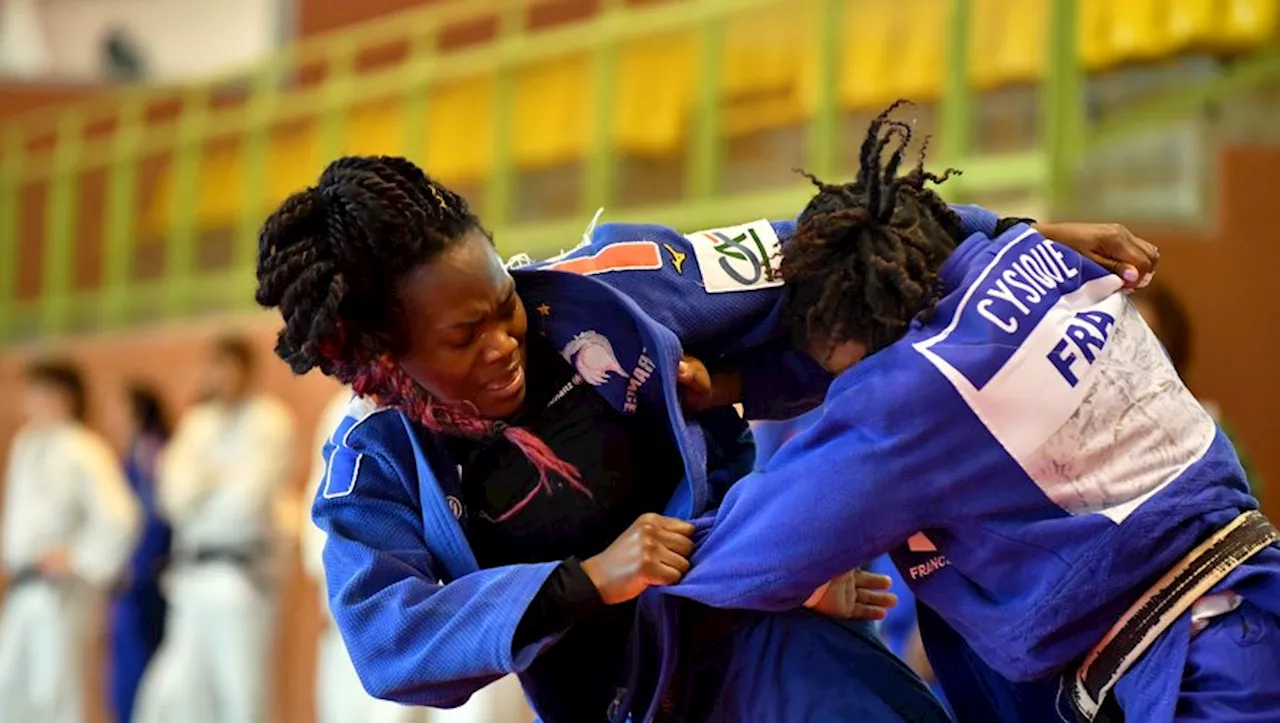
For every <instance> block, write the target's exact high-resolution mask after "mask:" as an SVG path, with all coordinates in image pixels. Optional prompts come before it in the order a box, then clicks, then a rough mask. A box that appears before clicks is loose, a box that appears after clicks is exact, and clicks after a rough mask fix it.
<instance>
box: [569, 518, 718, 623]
mask: <svg viewBox="0 0 1280 723" xmlns="http://www.w3.org/2000/svg"><path fill="white" fill-rule="evenodd" d="M692 534H693V525H692V524H690V523H688V522H685V521H684V520H677V519H675V518H672V517H663V516H662V515H657V514H654V513H652V512H650V513H646V514H643V515H641V516H640V518H639V519H637V520H636V521H635V522H633V523H632V524H631V526H630V527H628V528H627V530H626V532H623V533H622V534H621V535H620V536H619V537H618V539H616V540H614V541H613V544H611V545H609V547H608V548H606V549H605V551H604V552H602V553H600V554H599V555H596V556H595V557H592V558H590V559H589V560H587V561H586V562H584V563H582V571H583V572H585V573H587V577H589V578H591V582H592V583H594V584H595V586H596V590H597V591H599V593H600V599H601V600H604V602H605V604H606V605H617V604H618V603H624V602H626V601H628V600H632V599H634V598H636V597H638V596H639V595H640V593H642V592H644V591H645V590H646V589H647V588H648V587H650V586H651V585H674V584H675V583H677V582H679V581H680V578H682V577H684V574H685V573H686V572H688V571H689V555H690V554H691V553H692V552H693V540H692V539H691V538H690V536H691V535H692Z"/></svg>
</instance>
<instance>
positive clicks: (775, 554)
mask: <svg viewBox="0 0 1280 723" xmlns="http://www.w3.org/2000/svg"><path fill="white" fill-rule="evenodd" d="M940 283H941V284H942V285H943V288H942V291H943V292H944V297H943V298H942V300H941V301H940V303H939V304H938V306H937V309H936V314H935V315H933V317H932V318H931V319H929V320H928V321H921V320H917V321H915V322H913V324H912V325H911V327H910V329H909V331H908V332H907V334H906V336H905V337H904V338H903V339H901V340H900V341H898V342H897V343H895V344H892V345H890V346H889V347H887V348H885V349H883V350H881V351H880V352H878V353H876V354H874V355H872V356H870V357H868V358H867V359H865V360H863V361H862V362H860V363H859V364H857V365H855V366H854V367H853V368H851V369H850V370H848V371H846V372H845V373H843V374H842V375H840V376H839V377H838V378H837V379H836V381H835V382H833V383H832V385H831V388H830V390H829V392H828V395H827V398H826V401H825V403H824V405H823V413H822V416H821V418H820V419H819V420H818V421H817V422H816V423H815V424H814V425H813V426H812V427H810V428H809V429H807V430H806V431H804V432H803V433H801V434H800V435H799V436H797V437H796V438H794V439H792V440H791V441H790V442H789V443H788V444H786V445H784V446H783V447H782V449H781V450H779V452H778V453H777V455H775V456H774V457H773V459H772V461H771V462H770V463H769V464H768V465H767V466H766V468H765V469H764V470H763V471H761V472H758V473H755V474H753V475H751V476H749V477H747V478H744V479H743V480H741V481H740V482H739V483H738V484H737V485H735V486H734V487H733V489H732V490H730V492H729V494H728V496H727V497H726V500H725V502H724V503H723V505H722V506H721V507H720V508H719V510H718V511H717V512H716V513H715V514H714V515H709V516H708V517H706V518H704V519H703V520H700V521H699V525H700V527H701V528H702V529H703V530H704V531H705V533H706V534H705V537H704V538H703V539H702V540H701V542H700V546H699V549H698V550H697V552H696V553H695V555H694V559H693V561H692V562H693V569H692V571H691V572H690V573H689V575H688V576H687V577H686V578H685V579H684V580H683V581H682V582H681V583H680V584H679V585H677V586H674V587H672V588H669V589H668V590H667V592H669V593H671V594H675V595H682V596H686V597H689V598H692V599H694V600H698V601H701V602H704V603H707V604H710V605H714V606H717V607H741V608H749V609H757V610H785V609H789V608H790V607H792V606H793V605H795V604H796V603H797V602H798V601H800V600H803V599H804V598H805V597H806V596H807V595H808V594H809V591H810V590H812V589H813V587H814V586H815V585H818V584H821V583H822V581H824V580H826V579H828V578H830V577H831V576H832V575H835V574H838V573H839V572H840V571H842V570H846V569H848V568H851V567H855V566H858V565H864V564H866V563H868V562H870V561H871V560H873V559H875V558H876V557H877V556H879V555H882V554H884V553H886V552H890V551H892V552H893V556H894V560H895V563H896V564H897V566H898V568H899V569H900V570H902V572H903V574H904V577H905V578H906V579H907V582H908V583H909V584H910V585H911V587H912V589H913V590H914V592H915V593H916V595H917V597H918V599H919V600H920V601H921V602H923V603H924V604H925V605H927V606H928V607H930V608H932V609H933V610H934V611H936V612H937V613H938V618H939V621H940V622H941V623H942V624H944V625H945V626H948V627H950V628H951V629H952V631H953V632H954V633H955V638H956V639H957V640H959V641H963V643H964V644H965V645H966V646H967V647H968V648H969V650H968V652H969V654H970V655H971V657H970V658H968V659H967V660H961V664H960V665H958V666H954V667H957V668H967V670H963V671H962V672H963V673H965V675H964V676H963V677H965V678H967V681H966V683H967V684H969V685H970V686H972V687H974V688H976V686H974V681H985V683H986V684H987V685H988V686H989V687H990V688H991V689H992V691H994V692H993V693H992V694H990V695H989V696H988V697H989V698H991V700H992V701H994V703H992V704H991V705H990V706H989V707H988V712H987V713H986V714H985V715H984V716H983V717H985V719H986V720H1001V719H1004V720H1016V719H1022V720H1052V719H1053V718H1051V717H1027V715H1026V714H1025V713H1024V714H1022V715H1021V716H1019V717H1018V718H1008V717H1001V716H1000V714H997V713H993V712H992V711H995V710H1003V711H1005V712H1006V713H1005V714H1006V715H1007V711H1010V710H1022V711H1026V710H1035V711H1037V714H1036V715H1037V716H1045V715H1048V716H1052V715H1053V711H1052V708H1051V701H1050V702H1049V704H1046V701H1045V699H1044V692H1045V691H1046V690H1048V689H1050V687H1051V686H1053V685H1055V684H1056V682H1057V681H1056V680H1055V678H1056V677H1057V676H1059V675H1061V674H1062V673H1063V672H1064V671H1066V670H1068V669H1069V668H1070V667H1071V666H1072V664H1073V663H1074V662H1075V661H1077V660H1079V659H1080V658H1081V657H1082V656H1083V655H1084V654H1085V653H1086V652H1088V651H1089V650H1090V649H1091V648H1092V647H1093V646H1094V645H1095V644H1096V643H1097V642H1098V641H1099V640H1100V639H1101V638H1102V636H1103V634H1104V633H1105V632H1106V631H1107V629H1108V628H1109V627H1110V626H1111V625H1112V624H1113V623H1114V622H1115V621H1116V620H1117V618H1118V617H1119V616H1120V615H1121V614H1122V613H1123V612H1124V611H1125V609H1126V608H1127V607H1128V606H1129V605H1130V604H1132V603H1133V602H1134V601H1135V600H1136V599H1137V598H1138V597H1139V596H1140V595H1141V594H1142V593H1143V592H1144V591H1145V590H1146V589H1147V587H1148V585H1150V584H1151V582H1153V581H1154V579H1156V578H1158V577H1159V575H1160V574H1162V573H1163V572H1164V571H1165V570H1167V569H1168V568H1169V567H1170V566H1171V565H1173V564H1174V563H1175V562H1177V561H1178V560H1179V559H1180V558H1182V557H1183V556H1184V555H1185V554H1187V553H1188V552H1189V551H1190V550H1191V549H1193V548H1194V547H1195V546H1196V545H1197V544H1198V543H1199V542H1200V541H1201V540H1203V539H1205V538H1207V537H1209V536H1210V535H1212V534H1213V533H1214V532H1216V531H1218V530H1220V529H1221V528H1222V527H1223V526H1225V525H1226V524H1227V523H1228V522H1230V521H1231V520H1233V519H1234V518H1235V517H1236V516H1237V515H1239V514H1241V513H1242V512H1244V511H1247V510H1252V509H1255V508H1256V507H1257V500H1255V499H1254V498H1253V497H1252V496H1251V495H1250V494H1249V491H1248V485H1247V484H1246V482H1245V477H1244V472H1243V470H1242V469H1241V467H1240V464H1239V460H1238V458H1237V456H1236V454H1235V451H1234V450H1233V449H1232V447H1231V444H1230V443H1229V442H1228V441H1227V439H1226V437H1225V436H1224V435H1223V434H1222V433H1221V431H1220V430H1219V429H1218V427H1217V426H1216V425H1215V424H1214V422H1213V420H1212V419H1211V418H1210V416H1209V415H1208V414H1207V413H1206V412H1205V411H1204V409H1203V408H1202V407H1201V406H1200V405H1199V404H1198V403H1197V402H1196V400H1195V399H1194V397H1192V396H1191V394H1190V393H1189V392H1188V391H1187V389H1186V388H1185V387H1184V386H1183V384H1182V383H1181V381H1180V380H1179V379H1178V377H1177V375H1176V373H1175V372H1174V371H1173V368H1172V365H1171V364H1170V363H1169V361H1168V359H1167V357H1166V356H1165V355H1164V353H1163V350H1162V349H1161V347H1160V345H1159V343H1158V342H1157V341H1156V339H1155V337H1154V336H1153V335H1152V333H1151V332H1150V330H1149V329H1148V328H1147V327H1146V325H1145V324H1144V323H1143V322H1142V320H1141V318H1140V316H1139V315H1138V313H1137V312H1136V311H1135V310H1134V309H1133V308H1132V306H1131V305H1130V304H1129V303H1128V301H1127V300H1126V298H1125V296H1124V295H1123V294H1122V293H1121V282H1120V280H1119V279H1118V278H1116V277H1113V276H1111V275H1109V274H1107V273H1106V272H1105V271H1104V270H1103V269H1102V268H1100V267H1099V266H1097V265H1095V264H1093V263H1092V262H1090V261H1087V260H1085V259H1084V258H1082V257H1081V256H1080V255H1078V254H1076V253H1075V252H1074V251H1071V250H1070V249H1067V248H1065V247H1062V246H1059V245H1056V244H1053V243H1051V242H1048V241H1046V240H1045V239H1044V238H1043V237H1041V236H1040V235H1039V234H1037V233H1035V232H1034V231H1033V230H1031V229H1029V228H1027V227H1025V226H1021V225H1019V226H1016V227H1014V229H1012V230H1010V231H1008V232H1007V233H1005V234H1003V235H1002V236H1001V237H1000V238H998V239H996V240H995V241H994V242H993V241H992V240H990V239H988V238H986V237H982V236H975V237H971V238H969V239H967V240H966V241H965V242H964V243H963V244H961V245H960V247H959V248H957V250H956V251H955V253H954V254H953V255H952V256H951V258H950V259H949V260H948V261H947V262H946V263H945V264H944V265H943V267H942V269H941V273H940ZM779 540H785V541H786V544H778V541H779ZM1277 555H1280V551H1277V550H1276V549H1275V548H1274V547H1273V548H1268V549H1266V550H1264V551H1263V552H1262V553H1259V554H1258V555H1256V556H1255V557H1254V558H1253V559H1252V560H1250V561H1249V563H1248V564H1246V565H1244V566H1242V567H1240V568H1239V569H1237V570H1236V571H1234V572H1233V573H1232V574H1231V575H1230V576H1229V577H1228V578H1227V579H1226V580H1225V581H1223V582H1222V583H1221V584H1220V585H1219V586H1217V588H1216V589H1217V590H1235V591H1236V592H1238V593H1240V594H1241V595H1243V596H1244V598H1245V600H1246V605H1245V606H1244V607H1242V608H1240V609H1238V610H1236V611H1235V612H1232V613H1229V614H1227V615H1224V616H1222V617H1220V618H1218V619H1217V620H1215V621H1213V622H1212V623H1211V624H1210V628H1209V630H1206V631H1205V632H1203V633H1201V634H1200V635H1199V636H1195V637H1193V635H1192V631H1191V626H1190V624H1189V622H1188V621H1186V620H1185V619H1184V620H1183V621H1181V622H1179V623H1178V624H1177V625H1175V626H1174V627H1173V628H1172V629H1170V630H1169V631H1167V632H1166V633H1165V634H1164V635H1163V636H1161V638H1160V640H1159V641H1158V642H1157V644H1156V646H1155V647H1154V648H1153V649H1152V650H1150V651H1148V653H1147V654H1146V655H1145V656H1144V657H1143V658H1142V659H1141V660H1140V661H1139V662H1138V663H1137V665H1136V666H1135V667H1134V668H1133V669H1132V670H1131V671H1130V673H1129V674H1128V675H1126V676H1125V678H1123V679H1122V680H1121V682H1120V684H1119V685H1118V686H1117V689H1116V691H1115V695H1116V698H1117V700H1118V701H1119V702H1120V703H1121V704H1122V705H1123V707H1124V708H1125V713H1126V715H1127V716H1128V719H1129V720H1135V721H1144V723H1145V722H1148V721H1150V722H1156V721H1164V720H1172V719H1173V716H1174V714H1175V708H1177V709H1179V710H1181V709H1183V708H1184V707H1186V708H1193V707H1194V706H1195V705H1196V704H1200V705H1201V706H1202V707H1203V708H1206V709H1207V708H1209V707H1210V706H1214V705H1220V704H1221V703H1222V698H1221V696H1219V697H1216V698H1215V697H1213V696H1211V695H1206V694H1197V691H1199V693H1203V692H1204V691H1205V690H1206V689H1207V688H1208V687H1209V686H1210V685H1211V681H1212V680H1214V679H1216V680H1217V681H1218V682H1219V683H1222V681H1225V685H1227V686H1236V687H1245V686H1244V685H1243V684H1240V682H1239V680H1238V678H1239V677H1240V676H1241V675H1246V674H1244V673H1241V672H1240V671H1239V669H1233V667H1232V665H1231V664H1232V663H1235V664H1236V665H1239V664H1241V663H1242V661H1247V662H1248V663H1249V665H1251V666H1255V667H1254V670H1257V671H1259V672H1253V671H1250V672H1248V673H1247V675H1248V676H1250V677H1252V678H1253V679H1255V683H1256V685H1254V686H1253V687H1254V688H1255V690H1254V693H1255V694H1258V695H1259V696H1260V698H1259V702H1256V703H1250V705H1255V706H1256V707H1257V710H1258V711H1259V712H1258V715H1260V716H1263V717H1266V716H1268V715H1269V716H1271V718H1270V719H1272V720H1274V719H1280V640H1278V638H1280V634H1277V631H1276V627H1277V626H1276V617H1275V616H1276V615H1277V614H1280V561H1278V560H1277ZM1250 618H1251V619H1253V620H1254V625H1253V627H1250V626H1249V625H1246V624H1245V623H1244V622H1243V621H1245V620H1247V619H1250ZM1259 625H1260V626H1262V629H1263V632H1262V633H1258V635H1259V638H1260V640H1261V641H1262V644H1256V643H1255V644H1250V642H1249V641H1248V640H1247V639H1246V637H1245V636H1242V635H1239V634H1238V635H1237V636H1236V639H1235V640H1228V639H1226V638H1228V637H1229V634H1228V633H1225V632H1223V631H1224V630H1227V629H1235V630H1237V631H1239V630H1243V629H1246V628H1248V629H1250V630H1254V629H1255V628H1256V627H1257V626H1259ZM1215 628H1217V632H1215V633H1212V634H1210V633H1209V631H1210V630H1214V629H1215ZM926 632H927V631H926ZM933 652H935V650H932V649H931V653H933ZM951 667H953V666H950V665H948V666H937V668H936V669H937V672H938V673H939V675H947V674H948V672H949V671H948V670H945V669H944V668H951ZM1193 669H1195V670H1206V671H1209V673H1206V674H1205V675H1202V676H1201V677H1200V678H1197V677H1196V676H1194V675H1192V674H1191V672H1192V670H1193ZM1184 670H1185V671H1186V674H1185V675H1184ZM1215 676H1216V678H1215ZM1184 680H1185V682H1184ZM1009 681H1019V682H1020V683H1019V684H1017V685H1014V684H1009V685H1008V686H1006V685H1005V684H1006V683H1007V682H1009ZM944 684H946V689H947V692H948V697H949V698H950V699H951V702H952V703H953V704H955V705H956V706H957V714H960V710H961V709H962V708H964V709H966V710H968V709H970V708H969V704H970V703H974V702H975V701H967V700H957V698H958V697H960V696H958V695H957V694H956V693H955V692H953V687H952V685H951V684H950V682H948V681H946V680H945V679H944ZM1180 690H1181V692H1180ZM1055 694H1056V690H1055ZM1192 694H1197V695H1193V696H1192V697H1194V698H1195V700H1194V701H1192V700H1188V699H1187V696H1188V695H1192ZM969 695H972V690H970V691H969ZM1046 711H1047V712H1046ZM1219 714H1220V711H1219ZM1187 715H1188V716H1189V717H1188V719H1195V718H1194V715H1195V714H1194V713H1188V714H1187ZM973 719H974V720H979V719H982V718H977V717H975V718H973ZM1220 719H1221V718H1220Z"/></svg>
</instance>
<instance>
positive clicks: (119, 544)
mask: <svg viewBox="0 0 1280 723" xmlns="http://www.w3.org/2000/svg"><path fill="white" fill-rule="evenodd" d="M26 384H27V386H26V394H25V399H24V412H25V416H26V420H25V423H24V425H23V427H22V428H21V430H19V432H18V435H17V436H16V437H15V438H14V440H13V445H12V447H11V448H10V450H9V463H8V471H7V473H6V475H5V500H4V518H3V521H2V522H0V530H2V531H3V536H4V537H3V539H4V565H5V572H6V573H7V575H8V589H7V593H6V596H5V600H4V611H3V614H2V616H0V719H3V720H5V721H14V722H15V723H17V722H18V721H31V722H32V723H35V722H36V721H39V723H80V721H82V720H84V718H85V712H84V701H85V696H84V690H83V687H84V661H85V653H86V648H87V647H88V641H89V638H90V634H91V631H90V630H88V626H89V621H90V620H91V614H92V610H93V609H94V607H95V604H96V603H97V601H98V600H99V595H100V594H101V593H102V592H104V591H105V590H106V589H107V587H108V586H109V585H111V584H112V583H114V582H115V581H116V580H117V579H118V578H119V576H120V575H121V574H122V573H123V572H124V569H125V565H126V563H127V561H128V559H129V553H130V552H131V551H132V550H133V545H134V540H135V539H136V537H137V534H138V527H139V518H140V514H139V511H138V505H137V503H136V502H135V501H134V498H133V495H132V494H131V493H130V492H129V485H128V483H127V482H126V481H125V478H124V475H123V474H122V473H121V471H120V465H119V463H118V462H117V460H116V457H115V455H114V453H113V452H112V451H111V449H110V447H109V446H108V445H107V443H106V442H105V441H104V440H103V439H102V438H101V437H99V436H98V435H97V434H96V433H94V432H92V431H90V430H89V429H88V428H87V427H85V426H84V419H85V404H86V400H85V387H84V381H83V379H82V377H81V376H80V373H79V372H78V371H77V370H76V369H75V368H74V367H72V366H71V365H69V364H66V363H61V362H49V363H38V364H35V365H33V366H32V367H31V368H30V369H28V370H27V374H26Z"/></svg>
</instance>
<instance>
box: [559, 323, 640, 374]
mask: <svg viewBox="0 0 1280 723" xmlns="http://www.w3.org/2000/svg"><path fill="white" fill-rule="evenodd" d="M560 355H561V356H563V357H564V358H565V360H566V361H568V362H570V363H571V364H573V365H574V366H575V367H576V368H577V369H578V373H579V374H581V375H582V378H583V379H586V380H587V381H588V382H590V383H591V385H592V386H596V387H598V386H600V385H602V384H604V383H605V382H607V381H609V375H610V374H617V375H618V376H620V377H622V378H624V379H625V378H626V377H627V373H626V372H625V371H623V369H622V365H621V364H619V363H618V357H617V355H616V354H614V352H613V345H612V344H610V343H609V340H608V339H606V338H605V337H604V335H603V334H601V333H599V332H596V331H584V332H582V333H581V334H579V335H577V336H575V337H573V340H572V341H570V342H569V343H568V344H567V345H565V348H564V349H562V350H560Z"/></svg>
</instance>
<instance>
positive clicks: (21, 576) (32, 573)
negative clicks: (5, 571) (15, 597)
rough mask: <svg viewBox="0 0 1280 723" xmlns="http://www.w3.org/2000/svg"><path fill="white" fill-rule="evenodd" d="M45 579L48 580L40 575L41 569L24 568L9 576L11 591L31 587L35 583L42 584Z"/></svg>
mask: <svg viewBox="0 0 1280 723" xmlns="http://www.w3.org/2000/svg"><path fill="white" fill-rule="evenodd" d="M45 579H47V578H45V576H44V575H42V574H40V568H38V567H23V568H20V569H19V570H18V571H17V572H15V573H13V574H12V575H10V576H9V589H11V590H14V589H17V588H20V587H22V586H23V585H30V584H31V583H33V582H40V581H41V580H45Z"/></svg>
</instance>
